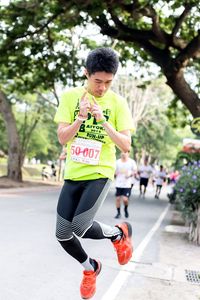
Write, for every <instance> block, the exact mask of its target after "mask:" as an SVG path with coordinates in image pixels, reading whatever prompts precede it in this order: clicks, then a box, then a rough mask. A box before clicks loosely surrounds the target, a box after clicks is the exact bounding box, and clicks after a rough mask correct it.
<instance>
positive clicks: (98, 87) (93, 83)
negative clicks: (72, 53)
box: [85, 71, 114, 97]
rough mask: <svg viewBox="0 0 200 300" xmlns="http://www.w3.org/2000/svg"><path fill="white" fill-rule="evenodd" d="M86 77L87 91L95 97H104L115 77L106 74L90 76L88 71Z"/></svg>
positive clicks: (98, 73)
mask: <svg viewBox="0 0 200 300" xmlns="http://www.w3.org/2000/svg"><path fill="white" fill-rule="evenodd" d="M85 75H86V77H87V79H88V82H87V89H88V92H89V93H90V94H92V95H93V96H95V97H103V96H104V94H105V93H106V92H107V90H108V89H109V88H110V86H111V83H112V81H113V78H114V75H113V74H112V73H106V72H96V73H94V74H91V75H89V74H88V73H87V71H86V72H85Z"/></svg>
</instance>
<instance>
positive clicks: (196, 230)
mask: <svg viewBox="0 0 200 300" xmlns="http://www.w3.org/2000/svg"><path fill="white" fill-rule="evenodd" d="M196 213H197V220H196V222H191V223H190V232H189V240H190V241H191V242H193V243H195V244H197V245H198V246H200V205H199V206H198V207H197V210H196Z"/></svg>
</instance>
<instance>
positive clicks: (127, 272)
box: [101, 204, 170, 300]
mask: <svg viewBox="0 0 200 300" xmlns="http://www.w3.org/2000/svg"><path fill="white" fill-rule="evenodd" d="M169 207H170V204H168V205H167V207H166V208H165V209H164V211H163V212H162V213H161V215H160V217H159V218H158V220H157V221H156V223H155V224H154V225H153V227H152V228H151V230H150V231H149V232H148V233H147V235H146V236H145V237H144V239H143V240H142V242H141V243H140V244H139V246H138V247H137V248H136V250H135V251H134V255H133V259H132V260H131V262H134V260H136V261H139V259H140V258H141V256H142V254H143V252H144V250H145V248H146V246H147V245H148V243H149V242H150V240H151V238H152V237H153V235H154V233H155V232H156V231H157V230H158V228H159V227H160V225H161V223H162V221H163V219H164V217H165V216H166V214H167V212H168V209H169ZM135 267H136V265H135V264H133V263H128V264H127V265H126V266H123V267H122V268H121V270H120V272H119V273H118V275H117V276H116V278H115V279H114V281H113V282H112V284H111V286H110V288H109V289H108V290H107V292H106V293H105V294H104V296H103V297H102V298H101V300H114V299H115V298H116V296H117V294H118V293H119V291H120V289H121V288H122V286H123V284H124V283H125V281H126V280H127V279H128V278H129V277H130V276H131V274H132V272H133V271H134V269H135Z"/></svg>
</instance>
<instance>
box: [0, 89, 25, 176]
mask: <svg viewBox="0 0 200 300" xmlns="http://www.w3.org/2000/svg"><path fill="white" fill-rule="evenodd" d="M0 113H1V114H2V117H3V119H4V122H5V125H6V130H7V135H8V166H7V177H8V178H9V179H12V180H15V181H22V170H21V166H22V162H21V149H20V141H19V135H18V132H17V126H16V120H15V117H14V115H13V112H12V107H11V105H10V103H9V102H8V99H7V98H6V96H5V94H4V93H3V92H2V91H0Z"/></svg>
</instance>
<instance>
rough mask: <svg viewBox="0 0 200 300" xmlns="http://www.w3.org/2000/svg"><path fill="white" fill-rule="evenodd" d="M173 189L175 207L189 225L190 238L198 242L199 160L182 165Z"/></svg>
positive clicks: (199, 216)
mask: <svg viewBox="0 0 200 300" xmlns="http://www.w3.org/2000/svg"><path fill="white" fill-rule="evenodd" d="M174 190H175V193H176V204H177V208H178V209H179V210H180V211H181V212H182V215H183V217H184V219H185V220H186V222H187V224H189V226H190V240H193V241H195V242H197V243H198V244H200V215H199V213H200V161H193V162H191V163H188V165H187V166H183V167H182V169H181V171H180V178H179V179H178V182H177V183H176V185H175V187H174ZM194 236H195V237H194ZM194 238H195V240H194ZM196 239H197V240H196Z"/></svg>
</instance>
